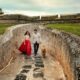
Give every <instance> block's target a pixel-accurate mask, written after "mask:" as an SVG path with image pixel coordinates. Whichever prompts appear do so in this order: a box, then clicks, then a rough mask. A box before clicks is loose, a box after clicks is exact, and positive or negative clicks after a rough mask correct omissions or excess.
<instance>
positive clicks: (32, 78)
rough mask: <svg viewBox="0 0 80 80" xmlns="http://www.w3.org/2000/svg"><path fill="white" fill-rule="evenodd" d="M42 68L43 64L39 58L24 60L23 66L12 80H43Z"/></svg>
mask: <svg viewBox="0 0 80 80" xmlns="http://www.w3.org/2000/svg"><path fill="white" fill-rule="evenodd" d="M43 68H44V63H43V60H42V58H41V56H36V57H34V58H25V64H24V65H23V67H22V68H21V70H20V71H19V73H18V74H17V75H16V77H15V79H14V80H45V79H44V72H43Z"/></svg>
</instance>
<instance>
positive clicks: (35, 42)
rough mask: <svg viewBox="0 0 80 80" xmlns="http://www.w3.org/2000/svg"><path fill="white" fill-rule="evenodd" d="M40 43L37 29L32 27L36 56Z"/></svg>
mask: <svg viewBox="0 0 80 80" xmlns="http://www.w3.org/2000/svg"><path fill="white" fill-rule="evenodd" d="M40 43H41V35H40V33H39V32H38V30H37V29H34V33H33V47H34V55H35V56H36V55H37V53H38V49H39V45H40Z"/></svg>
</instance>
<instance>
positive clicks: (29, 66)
mask: <svg viewBox="0 0 80 80" xmlns="http://www.w3.org/2000/svg"><path fill="white" fill-rule="evenodd" d="M23 68H25V69H31V68H32V66H31V65H24V66H23Z"/></svg>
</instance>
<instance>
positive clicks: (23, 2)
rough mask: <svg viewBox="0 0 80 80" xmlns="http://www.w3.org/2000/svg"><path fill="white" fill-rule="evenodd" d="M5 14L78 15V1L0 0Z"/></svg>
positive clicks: (79, 2) (79, 4) (79, 7)
mask: <svg viewBox="0 0 80 80" xmlns="http://www.w3.org/2000/svg"><path fill="white" fill-rule="evenodd" d="M0 8H2V9H3V11H4V12H5V13H6V14H7V13H8V14H14V13H18V14H25V15H29V16H35V15H53V14H72V13H80V0H0Z"/></svg>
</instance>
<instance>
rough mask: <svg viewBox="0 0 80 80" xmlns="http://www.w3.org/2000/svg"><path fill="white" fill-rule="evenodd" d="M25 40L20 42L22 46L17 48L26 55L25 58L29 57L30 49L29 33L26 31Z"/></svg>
mask: <svg viewBox="0 0 80 80" xmlns="http://www.w3.org/2000/svg"><path fill="white" fill-rule="evenodd" d="M24 35H25V40H24V41H23V42H22V44H21V45H20V47H19V51H21V52H22V53H24V54H26V56H29V57H30V56H31V52H32V48H31V41H30V33H29V31H26V33H25V34H24Z"/></svg>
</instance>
